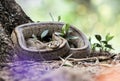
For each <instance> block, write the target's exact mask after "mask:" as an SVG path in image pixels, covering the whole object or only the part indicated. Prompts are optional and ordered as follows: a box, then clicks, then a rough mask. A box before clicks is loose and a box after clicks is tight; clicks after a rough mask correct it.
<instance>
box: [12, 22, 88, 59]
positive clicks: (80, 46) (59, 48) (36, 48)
mask: <svg viewBox="0 0 120 81" xmlns="http://www.w3.org/2000/svg"><path fill="white" fill-rule="evenodd" d="M63 25H64V23H60V22H42V23H28V24H23V25H20V26H18V27H16V28H15V30H14V31H13V32H12V35H11V38H12V40H13V42H14V44H15V50H16V51H18V53H17V55H18V57H19V59H22V60H42V58H44V59H45V60H53V59H58V58H59V57H63V56H67V55H69V54H70V53H73V57H86V56H88V54H89V53H90V46H89V42H88V40H87V38H86V37H85V35H84V34H83V33H82V32H81V31H79V30H78V29H76V28H75V27H73V26H71V27H70V30H72V31H73V33H71V35H75V36H78V37H79V38H78V39H77V40H71V42H73V44H75V45H76V46H77V48H71V47H70V46H69V44H68V41H67V40H66V39H64V38H62V37H60V36H56V35H55V34H54V32H60V31H61V30H62V26H63ZM44 30H49V35H52V39H53V40H52V41H50V42H47V43H43V42H41V41H39V40H34V39H31V38H30V37H31V36H32V34H34V35H36V36H39V35H40V34H41V33H42V32H43V31H44Z"/></svg>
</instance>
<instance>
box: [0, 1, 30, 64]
mask: <svg viewBox="0 0 120 81" xmlns="http://www.w3.org/2000/svg"><path fill="white" fill-rule="evenodd" d="M29 22H32V20H31V19H30V18H29V17H28V16H27V15H26V14H25V13H24V11H23V10H22V9H21V7H20V6H19V5H18V4H17V3H16V2H15V0H0V63H1V62H9V60H10V59H11V57H12V56H13V43H12V41H11V39H10V35H11V33H12V31H13V29H14V28H15V27H16V26H18V25H20V24H24V23H29Z"/></svg>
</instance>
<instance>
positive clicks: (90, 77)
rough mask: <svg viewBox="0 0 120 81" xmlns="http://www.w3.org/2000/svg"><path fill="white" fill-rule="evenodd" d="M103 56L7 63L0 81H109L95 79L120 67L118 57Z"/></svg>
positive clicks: (2, 69)
mask: <svg viewBox="0 0 120 81" xmlns="http://www.w3.org/2000/svg"><path fill="white" fill-rule="evenodd" d="M93 54H95V53H93ZM97 54H98V53H97ZM103 55H104V54H103ZM103 55H102V56H101V54H100V53H99V55H98V56H95V57H89V58H83V59H72V58H71V59H67V60H64V61H61V60H59V61H58V60H57V61H55V60H53V61H43V62H34V61H18V62H12V63H8V64H7V65H4V66H3V67H1V69H0V81H111V80H107V79H106V78H105V79H106V80H103V79H102V80H101V79H99V80H98V79H96V78H97V76H98V75H100V73H101V71H104V70H106V69H109V68H111V67H114V66H115V67H116V66H117V67H120V64H119V58H120V57H119V55H114V54H110V55H104V56H103ZM109 71H110V70H109ZM113 73H114V72H113ZM103 78H104V77H103ZM117 78H118V77H117ZM112 81H118V80H112Z"/></svg>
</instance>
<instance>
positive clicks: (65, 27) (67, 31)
mask: <svg viewBox="0 0 120 81" xmlns="http://www.w3.org/2000/svg"><path fill="white" fill-rule="evenodd" d="M71 32H72V31H71V30H70V25H69V24H65V25H63V27H62V30H61V32H55V34H56V35H58V36H61V37H63V38H65V39H67V40H72V39H78V37H77V36H71V35H70V33H71Z"/></svg>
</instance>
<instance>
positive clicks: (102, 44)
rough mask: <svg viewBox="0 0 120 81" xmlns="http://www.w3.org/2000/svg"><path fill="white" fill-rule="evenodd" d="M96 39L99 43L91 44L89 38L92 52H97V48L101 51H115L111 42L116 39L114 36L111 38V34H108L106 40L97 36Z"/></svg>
mask: <svg viewBox="0 0 120 81" xmlns="http://www.w3.org/2000/svg"><path fill="white" fill-rule="evenodd" d="M95 38H96V39H97V41H98V43H93V44H92V43H91V38H89V41H90V44H91V47H92V50H93V51H95V50H96V48H98V49H99V50H100V51H111V50H114V48H113V47H112V45H111V44H109V41H110V40H112V39H113V38H114V36H111V35H110V33H108V34H107V35H106V36H105V40H103V39H102V36H101V35H98V34H97V35H95Z"/></svg>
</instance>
